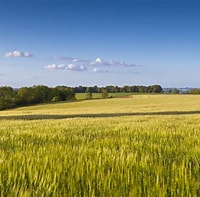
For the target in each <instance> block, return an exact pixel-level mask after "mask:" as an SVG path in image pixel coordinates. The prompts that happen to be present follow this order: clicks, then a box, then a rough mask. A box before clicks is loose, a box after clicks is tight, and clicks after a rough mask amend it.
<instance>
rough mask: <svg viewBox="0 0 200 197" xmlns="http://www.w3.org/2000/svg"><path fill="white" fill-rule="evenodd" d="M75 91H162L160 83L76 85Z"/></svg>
mask: <svg viewBox="0 0 200 197" xmlns="http://www.w3.org/2000/svg"><path fill="white" fill-rule="evenodd" d="M72 89H73V91H74V92H75V93H85V92H91V93H102V91H105V90H106V91H107V92H108V93H120V92H125V93H162V92H163V89H162V87H161V86H160V85H151V86H136V85H134V86H123V87H119V86H106V87H98V86H93V87H86V86H78V87H74V88H72Z"/></svg>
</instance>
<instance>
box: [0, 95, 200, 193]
mask: <svg viewBox="0 0 200 197" xmlns="http://www.w3.org/2000/svg"><path fill="white" fill-rule="evenodd" d="M0 124H1V127H0V196H23V197H24V196H116V197H118V196H119V197H121V196H153V197H154V196H159V197H160V196H200V96H194V95H132V96H127V97H124V98H123V97H122V98H112V99H97V100H85V101H77V102H71V103H56V104H49V105H48V104H46V105H35V106H31V107H22V108H18V109H14V110H7V111H1V112H0Z"/></svg>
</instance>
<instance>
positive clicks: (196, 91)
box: [189, 88, 200, 94]
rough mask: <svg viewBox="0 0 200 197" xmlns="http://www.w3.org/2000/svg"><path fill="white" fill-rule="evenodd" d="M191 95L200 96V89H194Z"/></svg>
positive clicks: (190, 92)
mask: <svg viewBox="0 0 200 197" xmlns="http://www.w3.org/2000/svg"><path fill="white" fill-rule="evenodd" d="M189 94H200V89H197V88H196V89H192V90H190V91H189Z"/></svg>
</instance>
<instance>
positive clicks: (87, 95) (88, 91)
mask: <svg viewBox="0 0 200 197" xmlns="http://www.w3.org/2000/svg"><path fill="white" fill-rule="evenodd" d="M85 94H86V99H92V91H91V89H90V88H87V89H86V91H85Z"/></svg>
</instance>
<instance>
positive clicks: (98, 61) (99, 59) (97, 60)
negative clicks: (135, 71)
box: [90, 57, 137, 67]
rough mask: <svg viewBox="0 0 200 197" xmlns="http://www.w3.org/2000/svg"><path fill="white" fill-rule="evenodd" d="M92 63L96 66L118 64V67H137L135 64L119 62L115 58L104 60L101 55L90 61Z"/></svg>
mask: <svg viewBox="0 0 200 197" xmlns="http://www.w3.org/2000/svg"><path fill="white" fill-rule="evenodd" d="M90 64H91V65H95V66H109V67H110V66H118V67H136V66H137V65H135V64H127V63H125V62H119V61H114V60H109V61H104V60H102V59H101V58H100V57H98V58H96V60H95V61H91V62H90Z"/></svg>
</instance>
